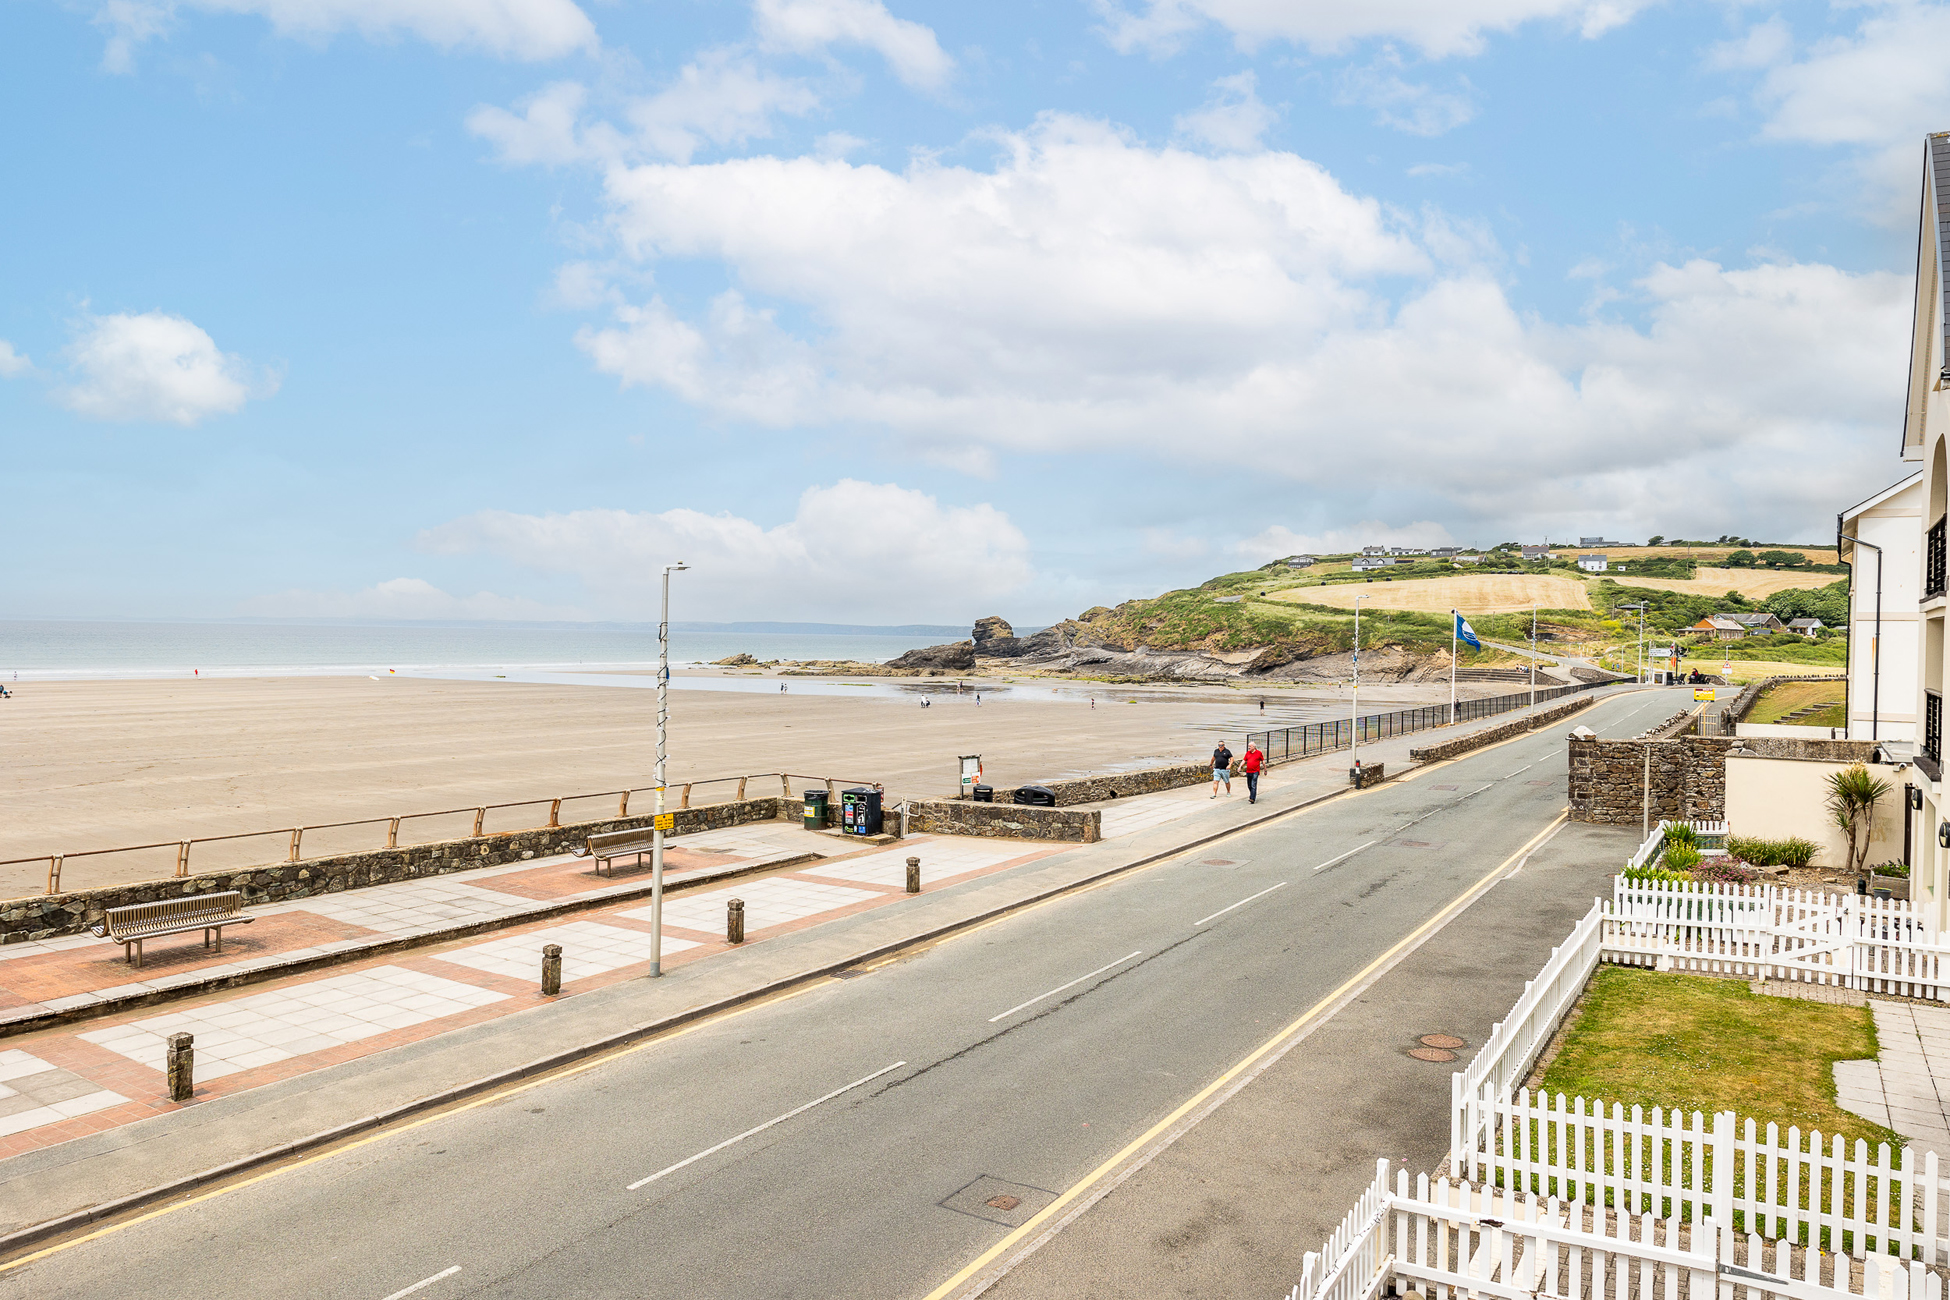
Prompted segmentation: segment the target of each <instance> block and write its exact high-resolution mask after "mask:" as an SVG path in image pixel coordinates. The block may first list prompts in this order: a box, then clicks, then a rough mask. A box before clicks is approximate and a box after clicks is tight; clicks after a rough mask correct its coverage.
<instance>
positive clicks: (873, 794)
mask: <svg viewBox="0 0 1950 1300" xmlns="http://www.w3.org/2000/svg"><path fill="white" fill-rule="evenodd" d="M840 830H841V831H842V832H844V833H845V834H847V835H878V834H880V791H878V790H869V789H868V788H867V787H866V786H863V785H857V786H854V787H853V788H852V789H851V790H842V791H841V792H840Z"/></svg>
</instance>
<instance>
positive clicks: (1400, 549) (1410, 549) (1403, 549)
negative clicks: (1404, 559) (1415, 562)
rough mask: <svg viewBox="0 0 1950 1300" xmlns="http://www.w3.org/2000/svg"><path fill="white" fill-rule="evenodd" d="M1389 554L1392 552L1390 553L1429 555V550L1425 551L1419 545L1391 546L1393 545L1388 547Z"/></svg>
mask: <svg viewBox="0 0 1950 1300" xmlns="http://www.w3.org/2000/svg"><path fill="white" fill-rule="evenodd" d="M1388 554H1390V555H1427V554H1428V552H1427V551H1425V550H1423V549H1422V548H1421V547H1419V546H1391V547H1389V548H1388Z"/></svg>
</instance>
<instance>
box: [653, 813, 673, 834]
mask: <svg viewBox="0 0 1950 1300" xmlns="http://www.w3.org/2000/svg"><path fill="white" fill-rule="evenodd" d="M676 826H677V814H676V813H658V814H657V815H656V816H655V817H653V818H651V819H650V828H651V829H652V830H659V831H667V830H673V829H675V828H676Z"/></svg>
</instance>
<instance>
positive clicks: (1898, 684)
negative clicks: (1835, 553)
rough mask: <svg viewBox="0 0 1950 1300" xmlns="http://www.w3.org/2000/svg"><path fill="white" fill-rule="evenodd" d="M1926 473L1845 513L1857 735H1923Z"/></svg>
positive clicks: (1841, 523)
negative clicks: (1919, 715)
mask: <svg viewBox="0 0 1950 1300" xmlns="http://www.w3.org/2000/svg"><path fill="white" fill-rule="evenodd" d="M1923 477H1924V476H1923V474H1922V473H1921V472H1920V471H1919V472H1917V473H1915V474H1911V475H1910V476H1909V477H1908V478H1906V479H1904V480H1902V481H1901V482H1900V483H1895V484H1892V485H1890V486H1889V487H1886V488H1884V489H1883V490H1882V491H1880V492H1878V493H1876V494H1875V495H1874V496H1872V497H1870V498H1869V499H1868V500H1866V501H1863V502H1860V503H1858V504H1856V505H1853V506H1850V507H1849V508H1848V509H1847V510H1844V511H1843V512H1842V513H1841V517H1840V518H1839V519H1838V520H1837V528H1836V539H1837V541H1838V543H1839V544H1840V548H1841V558H1842V563H1843V564H1846V565H1848V566H1849V580H1848V627H1849V656H1848V738H1849V739H1850V740H1903V741H1911V740H1915V739H1916V721H1917V719H1916V698H1917V691H1918V689H1919V687H1918V681H1919V679H1918V677H1917V671H1918V662H1919V657H1918V655H1917V648H1918V634H1919V631H1920V624H1919V621H1918V618H1919V614H1918V609H1917V602H1918V600H1919V598H1920V597H1921V596H1922V594H1923V586H1922V582H1923V558H1922V557H1923V526H1922V519H1923V497H1924V494H1925V492H1926V491H1927V489H1926V487H1925V485H1924V482H1923ZM1938 626H1939V628H1940V627H1941V624H1940V623H1939V624H1938ZM1793 630H1795V631H1801V630H1802V629H1799V628H1795V629H1793Z"/></svg>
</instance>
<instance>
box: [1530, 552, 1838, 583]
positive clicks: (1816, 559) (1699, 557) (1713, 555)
mask: <svg viewBox="0 0 1950 1300" xmlns="http://www.w3.org/2000/svg"><path fill="white" fill-rule="evenodd" d="M1588 549H1589V553H1591V554H1594V555H1609V556H1610V557H1611V558H1612V559H1614V560H1643V559H1646V558H1647V557H1649V556H1652V557H1669V558H1672V559H1688V560H1696V561H1698V562H1699V563H1701V564H1713V563H1715V562H1717V561H1719V560H1724V559H1726V558H1727V556H1729V555H1732V554H1733V553H1734V552H1735V551H1798V552H1800V553H1801V554H1802V555H1805V556H1807V557H1808V563H1810V564H1834V563H1835V562H1836V561H1835V548H1834V547H1832V546H1827V547H1821V546H1593V547H1590V548H1588ZM1551 550H1552V551H1554V552H1556V553H1557V554H1559V555H1564V554H1569V553H1573V552H1575V553H1577V554H1580V555H1582V554H1585V553H1586V552H1587V548H1585V547H1582V546H1572V545H1570V544H1568V543H1564V544H1557V543H1553V544H1552V546H1551ZM1829 576H1830V577H1831V578H1832V577H1835V576H1837V575H1835V574H1830V575H1829Z"/></svg>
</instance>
